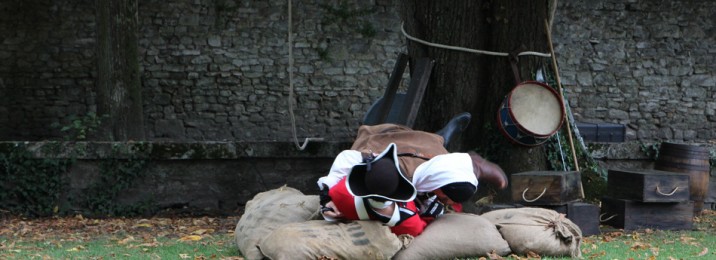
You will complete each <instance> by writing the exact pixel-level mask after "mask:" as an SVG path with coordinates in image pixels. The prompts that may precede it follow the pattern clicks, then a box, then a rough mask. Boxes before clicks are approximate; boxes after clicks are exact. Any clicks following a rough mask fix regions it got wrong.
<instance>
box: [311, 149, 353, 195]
mask: <svg viewBox="0 0 716 260" xmlns="http://www.w3.org/2000/svg"><path fill="white" fill-rule="evenodd" d="M362 161H363V156H362V155H361V152H359V151H354V150H344V151H342V152H341V153H339V154H338V155H337V156H336V159H335V160H334V161H333V165H331V170H330V171H329V172H328V175H326V176H324V177H321V178H319V179H318V182H317V184H318V188H319V189H320V188H321V184H326V185H328V187H329V188H330V187H333V186H334V185H336V184H337V183H338V181H340V180H341V179H343V177H346V176H348V174H349V173H350V172H351V169H353V166H354V165H356V164H359V163H361V162H362Z"/></svg>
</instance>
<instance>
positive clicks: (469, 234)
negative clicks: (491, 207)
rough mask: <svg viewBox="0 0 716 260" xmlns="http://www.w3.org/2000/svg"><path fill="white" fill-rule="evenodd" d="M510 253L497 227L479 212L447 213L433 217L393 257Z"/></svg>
mask: <svg viewBox="0 0 716 260" xmlns="http://www.w3.org/2000/svg"><path fill="white" fill-rule="evenodd" d="M510 252H511V250H510V246H509V245H508V243H507V241H505V240H504V239H503V238H502V235H501V234H500V232H499V231H497V227H495V225H494V224H492V223H491V222H490V221H488V220H487V219H485V218H483V217H482V216H480V215H474V214H468V213H449V214H445V215H442V216H440V217H438V218H437V219H435V221H433V222H432V223H430V225H428V226H427V227H426V228H425V231H423V233H422V234H420V235H419V236H418V237H416V238H415V239H413V241H412V242H411V243H410V244H409V245H408V246H407V248H405V249H403V250H401V251H400V252H398V254H397V255H396V256H395V258H394V259H396V260H414V259H455V258H461V257H476V256H487V255H499V256H505V255H508V254H509V253H510Z"/></svg>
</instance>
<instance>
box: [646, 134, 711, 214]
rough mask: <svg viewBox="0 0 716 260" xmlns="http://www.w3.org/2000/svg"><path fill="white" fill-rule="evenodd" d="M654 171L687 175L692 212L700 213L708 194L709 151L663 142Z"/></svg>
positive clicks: (693, 146) (702, 148)
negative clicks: (692, 203) (692, 206)
mask: <svg viewBox="0 0 716 260" xmlns="http://www.w3.org/2000/svg"><path fill="white" fill-rule="evenodd" d="M654 169H655V170H661V171H669V172H679V173H688V174H689V179H690V180H689V190H690V197H691V200H693V201H694V212H695V213H696V214H699V213H701V211H702V210H703V207H704V199H705V198H706V194H708V188H709V173H710V171H711V166H710V164H709V151H708V149H706V148H705V147H701V146H696V145H687V144H676V143H668V142H664V143H662V144H661V148H660V149H659V157H658V158H657V159H656V162H655V164H654Z"/></svg>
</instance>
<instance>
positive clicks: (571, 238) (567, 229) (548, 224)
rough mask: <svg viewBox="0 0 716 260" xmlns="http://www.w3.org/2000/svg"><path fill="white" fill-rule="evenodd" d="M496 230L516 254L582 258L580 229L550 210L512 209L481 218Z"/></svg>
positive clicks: (485, 214) (493, 212)
mask: <svg viewBox="0 0 716 260" xmlns="http://www.w3.org/2000/svg"><path fill="white" fill-rule="evenodd" d="M481 216H483V217H485V218H486V219H487V220H489V221H490V222H492V223H493V224H495V226H497V230H499V231H500V234H502V237H503V238H504V239H505V240H506V241H507V243H508V244H509V245H510V248H511V249H512V252H513V253H516V254H521V255H527V254H528V253H529V252H533V253H536V254H539V255H540V256H571V257H574V258H581V256H582V253H581V251H580V246H581V243H582V231H581V229H579V226H577V225H576V224H574V222H572V221H571V220H569V219H567V218H566V216H565V215H564V214H560V213H558V212H556V211H554V210H551V209H544V208H531V207H525V208H510V209H500V210H495V211H490V212H487V213H484V214H482V215H481Z"/></svg>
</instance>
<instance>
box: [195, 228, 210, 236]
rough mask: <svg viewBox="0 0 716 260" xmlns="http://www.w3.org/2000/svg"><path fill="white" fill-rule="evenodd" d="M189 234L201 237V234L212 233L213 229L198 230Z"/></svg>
mask: <svg viewBox="0 0 716 260" xmlns="http://www.w3.org/2000/svg"><path fill="white" fill-rule="evenodd" d="M191 233H192V234H194V235H203V234H207V233H214V229H213V228H210V229H198V230H194V232H191Z"/></svg>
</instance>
